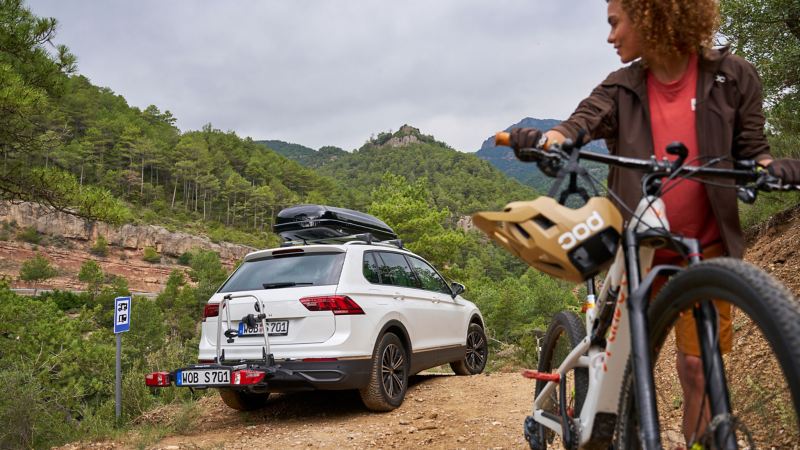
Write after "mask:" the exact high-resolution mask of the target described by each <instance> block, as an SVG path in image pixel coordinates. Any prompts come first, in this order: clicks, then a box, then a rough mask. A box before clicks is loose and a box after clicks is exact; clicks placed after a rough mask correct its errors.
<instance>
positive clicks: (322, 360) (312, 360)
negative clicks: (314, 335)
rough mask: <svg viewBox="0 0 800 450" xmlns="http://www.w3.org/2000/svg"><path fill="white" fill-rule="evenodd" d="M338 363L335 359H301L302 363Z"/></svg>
mask: <svg viewBox="0 0 800 450" xmlns="http://www.w3.org/2000/svg"><path fill="white" fill-rule="evenodd" d="M332 361H338V359H336V358H303V362H332Z"/></svg>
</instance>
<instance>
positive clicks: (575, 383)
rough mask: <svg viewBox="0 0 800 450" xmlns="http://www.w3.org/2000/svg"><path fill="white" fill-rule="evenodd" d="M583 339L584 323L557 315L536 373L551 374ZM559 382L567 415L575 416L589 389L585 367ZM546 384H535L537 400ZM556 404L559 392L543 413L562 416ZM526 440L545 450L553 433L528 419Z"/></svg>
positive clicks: (564, 314)
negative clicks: (563, 384) (561, 384)
mask: <svg viewBox="0 0 800 450" xmlns="http://www.w3.org/2000/svg"><path fill="white" fill-rule="evenodd" d="M585 336H586V330H585V329H584V325H583V321H582V320H581V318H580V317H578V315H577V314H575V313H574V312H571V311H561V312H559V313H558V314H556V315H555V316H554V317H553V320H552V322H550V326H549V328H548V329H547V333H546V334H545V337H544V344H542V350H541V352H540V354H539V366H538V370H539V372H545V373H551V372H553V371H555V370H556V369H558V366H560V365H561V363H562V362H563V361H564V360H565V359H566V358H567V356H568V355H569V353H570V352H571V351H572V349H573V348H575V347H576V346H577V345H578V344H579V343H580V342H581V341H582V340H583V338H584V337H585ZM561 382H562V383H566V393H567V398H566V399H565V402H564V403H565V404H566V405H567V416H569V417H576V416H577V415H578V414H579V413H580V411H581V408H583V402H584V401H585V400H586V393H587V390H588V389H589V371H588V369H586V368H585V367H582V368H576V369H573V370H570V371H569V372H568V373H567V374H566V377H564V379H562V380H561ZM546 384H547V383H546V382H544V381H537V382H536V396H537V397H538V396H539V394H540V393H541V392H542V390H543V389H544V387H545V385H546ZM559 405H560V401H559V398H558V389H556V390H555V391H554V392H553V393H552V394H551V395H550V396H549V397H548V398H547V399H546V401H545V402H544V404H543V405H542V406H543V410H544V411H545V412H546V413H548V414H550V415H551V416H552V417H561V409H560V407H559ZM526 437H527V438H528V442H529V444H530V446H531V448H532V449H533V450H544V449H546V448H547V444H548V443H549V442H552V440H553V438H554V434H553V432H552V431H550V430H548V429H545V427H543V426H542V425H539V424H536V423H534V422H533V421H532V419H531V420H528V421H527V424H526Z"/></svg>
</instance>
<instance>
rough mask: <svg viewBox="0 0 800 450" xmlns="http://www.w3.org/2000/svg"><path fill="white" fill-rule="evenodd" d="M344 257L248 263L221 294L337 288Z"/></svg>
mask: <svg viewBox="0 0 800 450" xmlns="http://www.w3.org/2000/svg"><path fill="white" fill-rule="evenodd" d="M344 255H345V254H344V253H306V254H300V255H286V256H278V257H267V258H262V259H255V260H251V261H246V262H245V263H244V264H242V265H241V267H239V269H238V270H237V271H236V272H234V274H233V275H231V277H230V278H229V279H228V281H227V282H225V284H223V285H222V287H221V288H220V289H219V292H237V291H251V290H255V289H264V284H268V285H269V284H281V283H296V284H297V286H320V285H327V284H336V283H338V282H339V275H340V274H341V273H342V263H343V262H344Z"/></svg>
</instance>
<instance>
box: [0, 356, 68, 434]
mask: <svg viewBox="0 0 800 450" xmlns="http://www.w3.org/2000/svg"><path fill="white" fill-rule="evenodd" d="M41 369H42V370H43V371H44V368H41ZM37 371H38V370H37V368H35V367H32V365H31V364H30V363H28V362H20V364H19V365H17V366H16V367H14V368H4V369H2V370H0V385H2V386H3V389H4V392H3V395H2V396H0V423H2V424H3V427H0V448H50V447H51V446H52V445H54V444H61V443H64V442H67V441H69V440H71V438H72V437H73V436H74V435H75V431H76V430H77V422H76V420H75V418H74V417H72V414H71V413H70V411H69V410H68V409H67V408H66V407H65V406H64V404H63V403H62V401H61V400H62V399H61V398H60V397H61V395H59V394H57V393H54V392H53V390H52V389H51V388H50V387H49V386H48V385H47V383H46V382H43V381H42V380H41V379H40V378H39V377H38V374H37V373H36V372H37ZM54 394H55V395H54Z"/></svg>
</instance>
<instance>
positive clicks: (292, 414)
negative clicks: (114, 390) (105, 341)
mask: <svg viewBox="0 0 800 450" xmlns="http://www.w3.org/2000/svg"><path fill="white" fill-rule="evenodd" d="M532 392H533V382H532V381H530V380H526V379H524V378H522V377H521V376H520V375H519V374H518V373H493V374H490V375H485V374H484V375H477V376H472V377H456V376H454V375H444V374H421V375H417V376H415V377H413V378H412V379H411V387H410V389H409V391H408V395H407V396H406V400H405V402H404V403H403V405H402V406H401V407H400V408H398V409H396V410H394V411H392V412H389V413H383V414H376V413H369V412H367V411H365V409H364V406H363V405H362V404H361V401H360V399H359V398H358V394H357V393H355V392H309V393H297V394H286V395H281V396H277V395H276V396H275V397H274V398H272V399H270V402H269V405H268V406H267V407H266V408H265V409H262V410H260V411H256V412H253V413H237V412H235V411H233V410H231V409H228V408H227V407H226V406H225V405H224V404H223V403H222V402H221V401H220V400H219V398H218V397H217V396H211V397H207V398H204V399H202V400H201V401H200V407H201V408H202V409H203V413H202V415H201V417H200V418H199V419H198V420H197V421H196V422H195V425H194V426H193V427H192V430H191V431H189V432H188V434H186V435H183V436H171V437H167V438H165V439H163V440H161V441H160V442H158V443H155V444H151V446H150V447H149V448H157V449H194V448H226V449H227V448H230V449H262V448H275V449H285V448H403V449H407V448H421V447H425V448H452V449H455V448H469V449H487V448H497V449H500V448H503V449H527V448H528V446H527V444H526V443H525V442H524V440H523V438H522V421H523V419H524V418H525V416H526V415H527V414H528V413H527V411H528V409H529V408H530V402H531V399H532V397H531V395H532ZM176 412H177V411H174V410H172V411H171V410H162V411H161V417H160V418H159V417H158V415H153V416H150V417H148V418H147V419H148V420H151V421H158V420H160V419H167V418H168V417H169V416H170V415H172V414H175V413H176ZM135 441H137V439H136V436H131V437H130V440H129V441H127V442H118V443H116V445H110V447H116V448H120V447H135V446H136V445H137V444H136V442H135Z"/></svg>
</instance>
